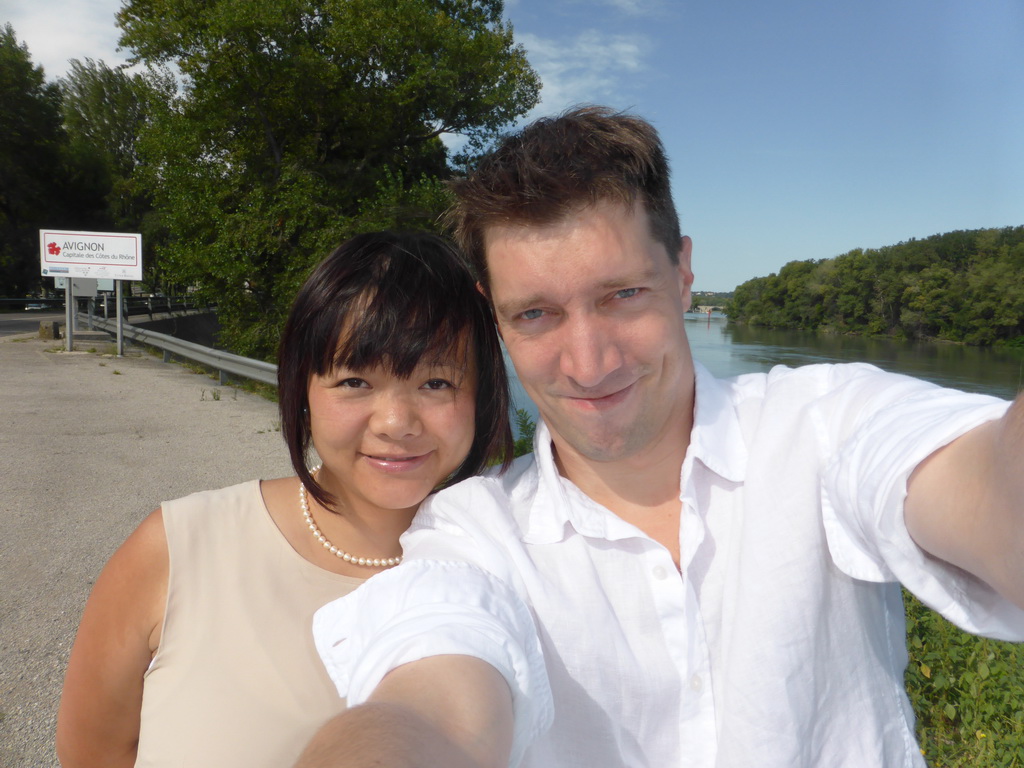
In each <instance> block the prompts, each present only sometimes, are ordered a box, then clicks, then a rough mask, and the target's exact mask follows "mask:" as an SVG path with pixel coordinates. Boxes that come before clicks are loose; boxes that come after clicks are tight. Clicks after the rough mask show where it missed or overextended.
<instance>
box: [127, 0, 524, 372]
mask: <svg viewBox="0 0 1024 768" xmlns="http://www.w3.org/2000/svg"><path fill="white" fill-rule="evenodd" d="M502 10H503V7H502V3H501V2H500V0H128V1H127V2H126V3H125V5H124V6H123V8H122V10H121V11H120V13H119V15H118V20H119V24H120V25H121V28H122V30H123V36H122V39H121V43H122V45H124V46H126V47H128V48H129V49H131V50H132V51H133V53H134V55H135V58H136V60H138V61H143V62H146V63H148V64H154V65H168V66H172V67H174V68H176V69H177V71H178V72H180V75H181V86H182V87H181V89H180V92H179V93H178V94H177V95H176V96H175V97H174V98H172V99H170V100H168V101H167V103H166V104H164V105H163V107H162V108H161V109H159V110H157V111H156V112H155V113H154V120H153V123H152V124H151V125H150V126H148V127H146V128H145V129H144V132H143V136H142V140H141V144H140V147H141V151H142V155H143V157H144V158H145V159H146V161H147V170H146V172H147V174H148V176H147V179H148V184H149V186H150V189H151V190H152V191H153V194H154V196H155V201H156V204H157V206H158V208H159V209H160V211H161V212H162V215H163V220H164V222H165V224H166V226H167V228H168V232H169V236H170V240H169V242H168V244H167V246H166V247H165V248H164V249H163V250H164V253H165V256H166V258H167V259H168V261H169V263H170V264H171V265H172V268H173V270H174V272H175V274H176V275H177V276H178V277H179V279H181V280H183V281H187V282H189V283H191V284H194V285H197V286H200V287H201V288H202V289H203V290H205V291H207V292H209V293H210V294H211V295H212V296H215V297H216V298H217V300H218V301H219V302H220V315H221V322H222V326H223V328H224V334H225V338H224V340H225V341H226V342H227V343H228V344H229V345H230V346H231V347H232V348H233V349H235V350H236V351H239V352H242V353H245V354H251V355H264V356H266V355H269V354H270V353H272V351H273V340H274V339H275V338H276V335H277V328H278V325H279V323H280V321H281V318H282V316H283V314H284V312H285V311H286V308H287V304H288V302H289V300H290V298H291V296H292V295H293V294H294V291H295V289H296V287H297V285H298V283H299V282H300V281H301V279H302V277H303V276H304V274H305V273H306V271H307V270H308V268H309V266H310V265H311V264H312V263H314V262H315V261H317V260H318V259H320V258H322V257H323V256H324V255H325V253H326V252H327V251H328V250H329V248H330V247H332V246H333V245H335V244H337V242H338V241H340V240H341V239H343V238H344V237H345V236H348V235H350V234H352V233H354V232H356V231H359V230H360V229H363V228H368V227H370V226H375V227H376V226H382V225H391V226H395V225H398V226H403V225H404V226H412V225H424V224H429V223H430V222H431V221H433V219H434V217H435V216H436V213H437V212H438V210H439V208H440V207H441V205H442V204H443V192H442V191H441V189H440V186H439V184H438V179H439V178H443V177H444V176H445V175H446V174H447V173H448V162H447V152H446V150H445V147H444V145H443V144H442V142H441V139H440V136H441V135H442V134H443V133H455V134H462V135H463V136H465V137H466V138H467V139H468V141H469V146H470V148H471V149H472V148H475V147H479V146H481V145H482V144H484V143H486V142H487V141H488V140H489V139H490V138H491V137H492V136H494V135H495V134H496V133H497V132H498V131H499V130H501V129H502V128H503V127H504V126H506V125H507V124H508V123H509V122H510V121H511V120H513V119H514V118H515V117H517V116H519V115H521V114H524V113H525V112H526V111H527V110H528V109H529V108H530V107H532V106H533V105H534V104H535V103H536V99H537V91H538V88H539V85H538V81H537V77H536V75H535V73H534V72H533V70H532V69H531V68H530V66H529V64H528V62H527V61H526V58H525V54H524V52H523V51H522V49H521V48H520V47H518V46H516V45H515V43H514V41H513V37H512V30H511V28H510V27H509V26H508V25H507V24H505V23H503V21H502Z"/></svg>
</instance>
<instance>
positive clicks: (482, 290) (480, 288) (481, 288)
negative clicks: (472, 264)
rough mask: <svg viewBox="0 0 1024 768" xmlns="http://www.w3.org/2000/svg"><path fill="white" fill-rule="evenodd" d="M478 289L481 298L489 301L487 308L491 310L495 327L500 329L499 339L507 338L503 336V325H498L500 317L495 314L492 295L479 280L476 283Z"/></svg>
mask: <svg viewBox="0 0 1024 768" xmlns="http://www.w3.org/2000/svg"><path fill="white" fill-rule="evenodd" d="M476 289H477V290H478V291H480V295H481V296H483V297H484V298H485V299H487V306H488V307H490V308H491V320H493V321H494V327H495V328H497V329H498V338H500V339H504V338H505V337H504V336H502V335H501V325H500V324H499V323H498V316H497V315H496V314H495V313H494V303H493V302H492V301H491V296H490V294H489V293H487V289H486V288H484V286H483V284H482V283H481V282H480V281H479V280H477V281H476Z"/></svg>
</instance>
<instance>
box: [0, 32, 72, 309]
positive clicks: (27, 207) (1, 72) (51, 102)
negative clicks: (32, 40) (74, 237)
mask: <svg viewBox="0 0 1024 768" xmlns="http://www.w3.org/2000/svg"><path fill="white" fill-rule="evenodd" d="M0 104H3V108H2V109H0V295H10V296H22V295H24V294H25V293H26V292H29V291H34V290H36V289H37V288H38V287H39V285H40V277H39V234H38V231H39V229H40V228H42V227H47V226H54V224H55V223H56V221H55V217H56V215H57V211H56V210H55V208H56V207H57V206H56V203H57V202H58V200H59V198H60V195H59V194H58V187H59V185H60V184H62V183H63V181H64V179H63V175H62V172H63V155H62V152H63V146H64V142H65V137H64V131H63V128H62V127H61V115H60V91H59V89H58V88H57V87H56V86H55V85H52V84H47V83H46V82H45V78H44V75H43V69H42V67H37V66H35V65H33V64H32V59H31V57H30V55H29V52H28V48H27V47H26V46H25V45H23V44H20V43H19V42H18V40H17V38H16V37H15V34H14V29H13V28H12V27H11V25H10V24H7V25H5V26H4V27H3V29H2V30H0Z"/></svg>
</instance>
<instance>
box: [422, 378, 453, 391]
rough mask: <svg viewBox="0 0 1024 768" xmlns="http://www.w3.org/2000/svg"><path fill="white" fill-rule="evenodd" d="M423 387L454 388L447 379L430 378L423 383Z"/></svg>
mask: <svg viewBox="0 0 1024 768" xmlns="http://www.w3.org/2000/svg"><path fill="white" fill-rule="evenodd" d="M423 388H424V389H454V388H455V385H454V384H452V383H451V382H450V381H448V380H447V379H431V380H430V381H428V382H426V383H425V384H424V385H423Z"/></svg>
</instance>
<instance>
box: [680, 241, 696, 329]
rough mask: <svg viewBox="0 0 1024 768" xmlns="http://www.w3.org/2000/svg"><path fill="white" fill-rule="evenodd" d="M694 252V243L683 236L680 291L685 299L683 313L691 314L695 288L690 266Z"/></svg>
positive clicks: (681, 243)
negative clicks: (691, 290)
mask: <svg viewBox="0 0 1024 768" xmlns="http://www.w3.org/2000/svg"><path fill="white" fill-rule="evenodd" d="M692 251H693V241H692V240H690V238H689V237H687V236H686V235H683V237H682V239H681V240H680V241H679V254H678V257H679V264H678V265H677V267H676V269H678V270H679V291H680V295H681V296H682V299H683V311H685V312H689V311H690V307H691V305H692V304H693V296H692V295H691V293H690V289H691V288H692V287H693V269H692V268H691V266H690V257H691V254H692Z"/></svg>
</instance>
